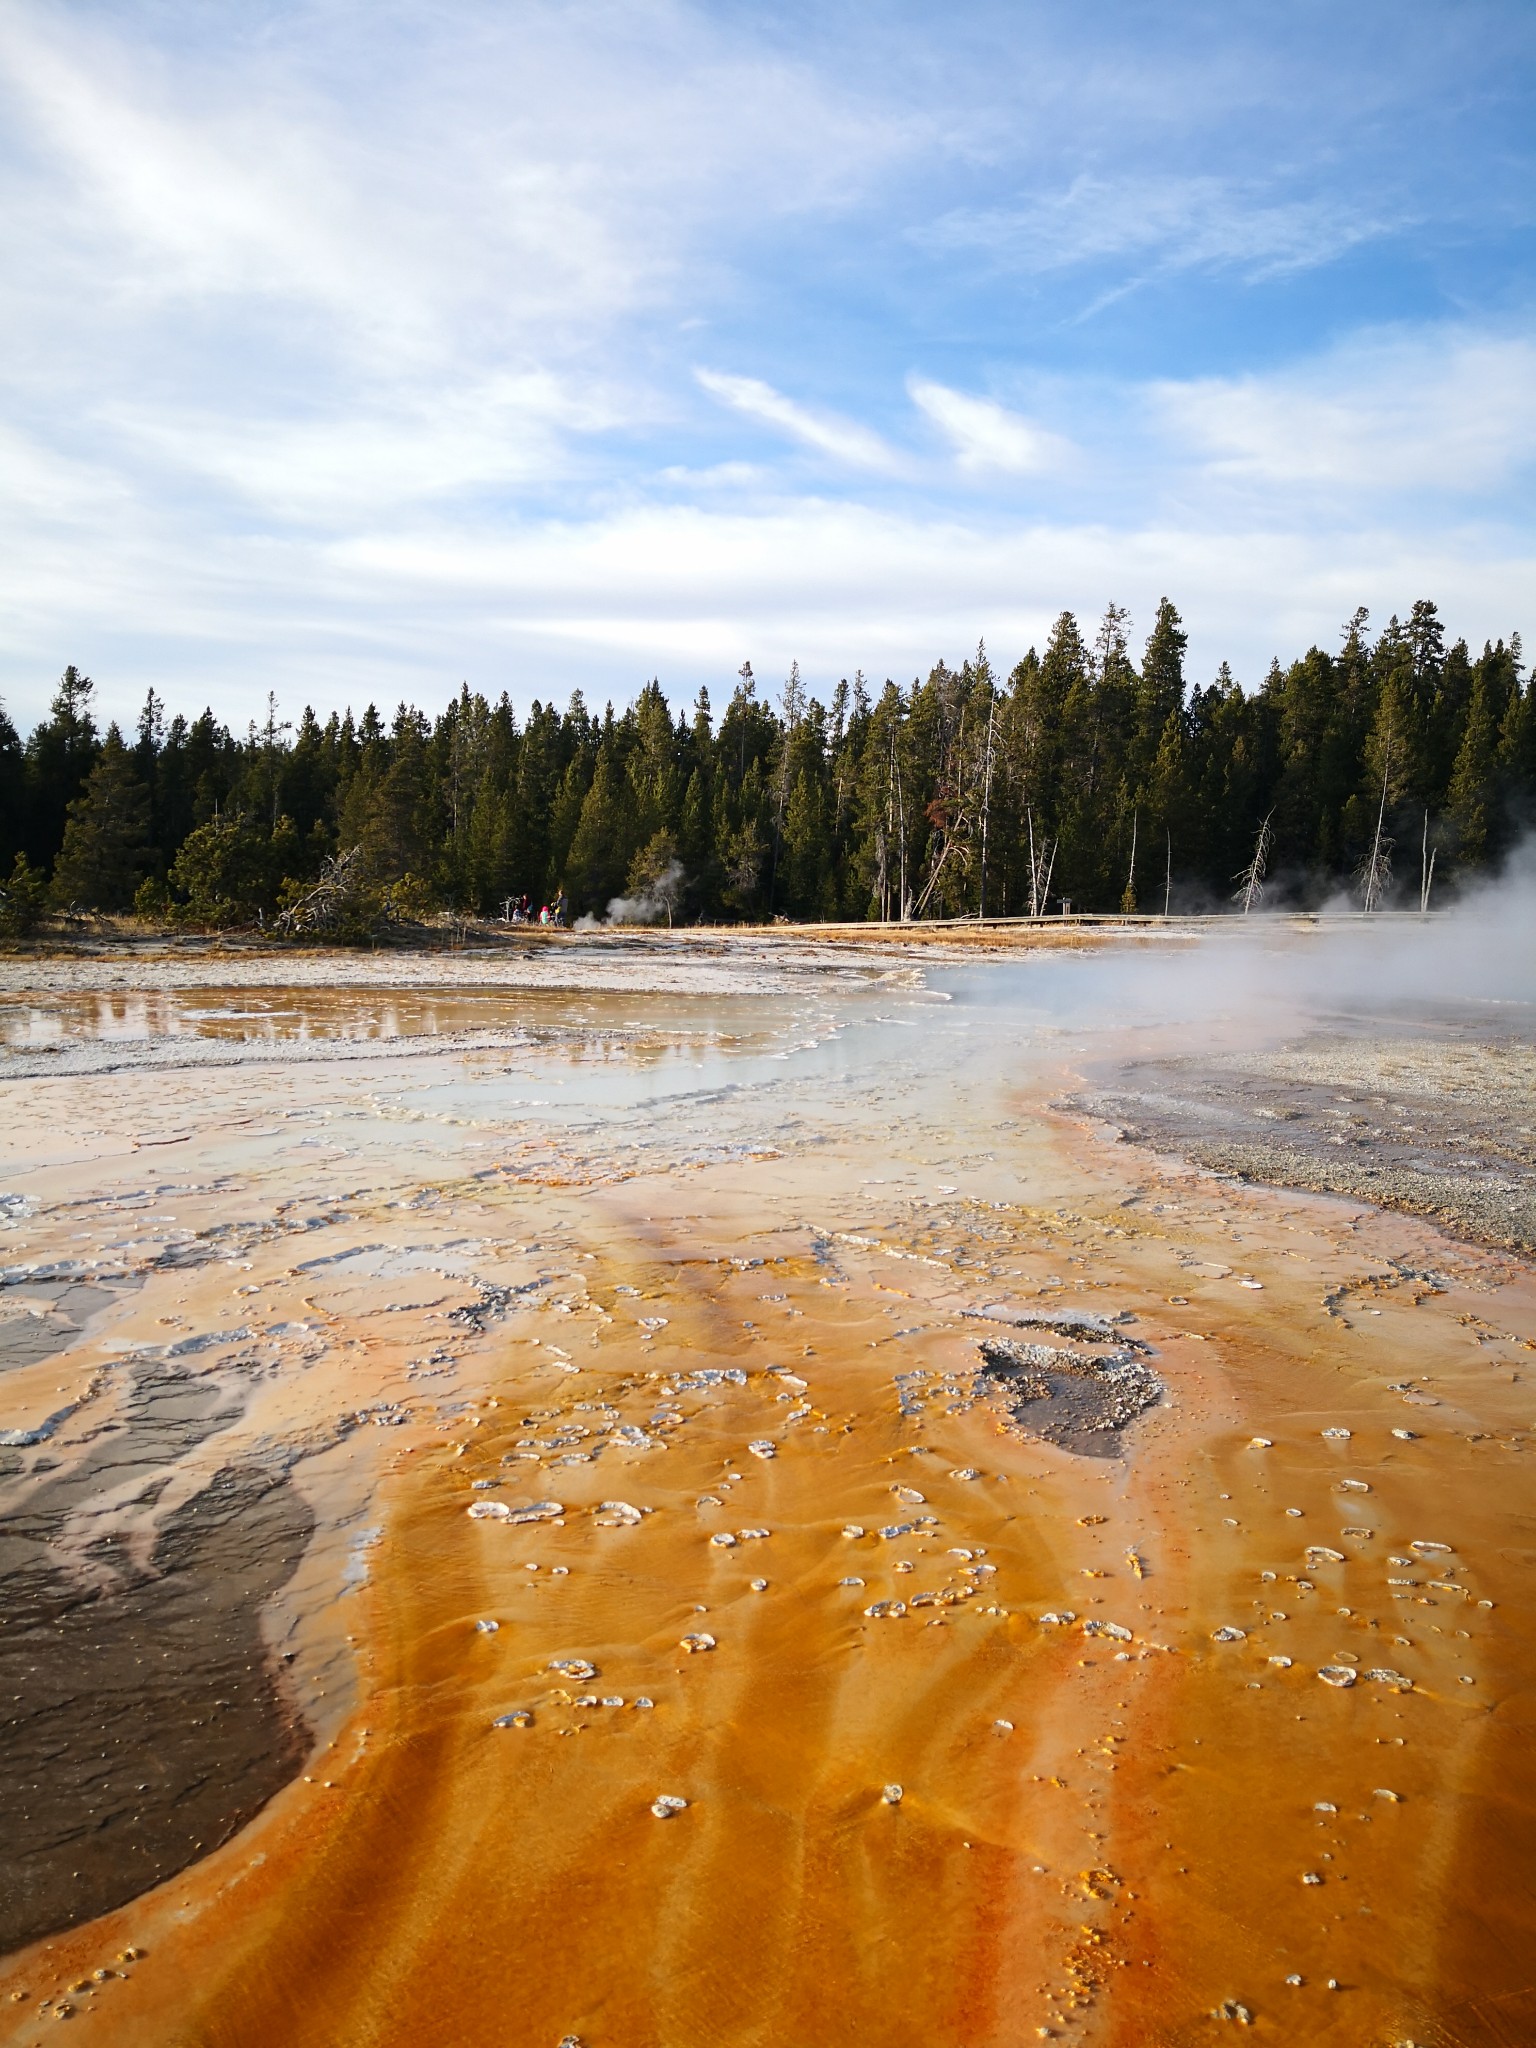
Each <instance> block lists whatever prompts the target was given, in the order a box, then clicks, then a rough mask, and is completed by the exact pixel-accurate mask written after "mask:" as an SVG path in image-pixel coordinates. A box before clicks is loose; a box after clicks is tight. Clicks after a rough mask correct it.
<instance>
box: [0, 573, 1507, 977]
mask: <svg viewBox="0 0 1536 2048" xmlns="http://www.w3.org/2000/svg"><path fill="white" fill-rule="evenodd" d="M1130 632H1131V622H1130V619H1129V617H1128V615H1127V613H1126V612H1125V610H1124V609H1123V608H1122V607H1120V606H1119V605H1116V604H1111V605H1110V606H1109V607H1108V608H1107V609H1106V611H1105V613H1104V616H1103V618H1102V619H1101V620H1100V622H1099V624H1098V626H1097V628H1096V629H1095V630H1094V632H1093V634H1092V636H1091V637H1089V636H1086V635H1085V634H1084V632H1083V630H1082V628H1081V627H1080V626H1079V624H1078V621H1077V619H1076V618H1075V617H1074V616H1073V615H1072V613H1070V612H1063V613H1062V614H1061V615H1060V617H1059V618H1058V619H1057V621H1056V623H1055V626H1054V627H1053V629H1052V631H1051V634H1050V637H1049V639H1048V640H1047V642H1046V645H1045V647H1044V649H1043V651H1037V650H1036V649H1035V648H1033V647H1032V648H1031V649H1030V650H1029V652H1028V653H1027V654H1026V655H1025V656H1024V657H1023V658H1022V660H1020V661H1019V662H1017V663H1016V664H1015V666H1014V667H1013V669H1012V670H1011V671H1010V672H1009V674H1008V675H1007V676H1006V677H1002V676H999V675H998V674H997V673H996V672H995V671H994V669H993V667H992V664H991V661H990V659H989V657H988V655H987V652H986V648H985V646H984V645H978V647H977V650H976V653H975V654H974V655H973V656H972V657H971V658H970V659H969V660H967V661H965V662H963V663H962V664H961V666H960V667H959V668H951V667H949V666H948V664H947V663H946V662H944V661H939V662H938V663H936V664H935V666H934V667H933V668H932V669H931V670H930V671H929V673H928V675H927V676H926V677H925V678H914V679H913V681H912V682H911V684H910V685H908V686H907V687H905V688H903V687H901V686H899V685H898V684H896V683H895V682H894V681H891V680H889V679H888V680H887V681H886V682H885V683H884V685H883V686H882V687H881V688H880V689H878V690H875V689H873V688H872V687H871V686H870V684H869V683H868V682H867V681H866V679H865V678H864V676H863V674H862V673H861V672H856V673H855V675H854V678H853V681H852V683H851V684H850V683H849V682H848V681H846V680H844V681H841V682H839V683H838V685H837V687H836V688H835V689H834V690H833V691H832V692H831V702H830V704H827V705H824V704H822V703H821V702H820V701H819V699H817V698H816V697H814V696H812V695H810V694H809V693H808V692H807V690H806V688H805V685H804V683H803V681H802V679H801V677H800V672H799V667H798V664H795V665H793V666H792V667H791V670H790V673H789V676H788V678H787V679H786V680H785V682H784V684H783V686H782V689H781V690H780V692H779V693H778V698H777V701H776V702H770V701H768V700H767V699H766V698H765V697H764V696H763V695H762V694H760V691H759V685H758V680H757V678H756V676H755V675H754V674H753V671H752V667H751V664H750V662H746V663H743V665H742V667H741V669H740V671H739V673H738V674H737V676H736V678H735V679H734V682H733V684H732V687H731V689H730V694H729V696H728V698H727V700H726V704H725V708H724V711H723V713H722V714H721V715H720V716H719V717H718V719H717V718H716V716H715V713H714V709H713V706H712V704H711V701H710V696H709V692H708V690H707V689H700V691H699V693H698V697H697V700H696V702H695V703H694V705H693V706H692V708H691V711H687V712H679V713H678V714H677V715H676V716H674V714H673V712H672V710H671V708H670V706H669V704H668V702H667V699H666V697H665V696H664V694H663V692H662V689H661V686H660V684H659V682H657V681H655V680H653V681H651V682H649V683H647V684H646V685H645V686H644V688H643V689H642V690H641V691H640V693H639V695H638V697H637V698H636V699H635V701H634V702H633V703H632V704H631V705H630V706H629V707H628V708H627V709H625V710H623V711H621V712H617V713H616V712H615V710H614V708H613V706H612V704H609V705H608V706H606V707H605V709H604V711H603V713H602V715H601V716H598V715H596V714H595V713H593V712H592V711H590V710H589V709H588V707H587V705H586V703H585V701H584V700H583V697H582V695H581V693H580V691H577V692H575V693H574V694H573V695H572V697H571V699H570V702H569V703H568V705H567V706H566V708H565V709H564V710H563V711H562V710H557V709H556V707H555V705H554V704H553V703H552V702H551V703H548V704H546V703H543V702H541V701H539V700H537V699H535V701H534V702H533V704H532V705H531V707H530V709H529V711H528V714H527V716H526V718H524V719H521V720H520V719H519V718H518V716H517V715H516V713H515V712H514V710H513V707H512V704H511V702H510V700H509V698H508V697H507V696H506V694H505V693H503V694H502V695H501V696H500V698H499V699H497V700H496V701H494V702H493V701H491V700H490V699H488V698H487V697H486V696H484V695H483V694H482V693H480V692H478V691H472V690H471V689H470V688H469V686H468V685H467V684H465V685H463V686H462V687H461V688H460V690H459V692H458V694H457V695H456V696H454V697H453V698H451V699H450V700H449V702H448V704H447V705H446V707H445V708H444V709H443V710H442V711H441V712H440V713H438V714H437V716H436V717H429V716H428V715H427V714H426V713H425V712H423V711H421V710H419V709H417V708H416V707H415V706H412V705H408V704H404V703H402V704H401V705H400V706H399V707H398V709H397V710H396V712H395V714H394V716H393V718H392V719H391V720H390V721H389V722H388V723H387V724H386V722H385V720H384V719H383V717H382V716H381V714H380V713H379V711H378V709H377V708H376V706H374V705H372V704H370V705H368V706H367V708H366V709H365V710H364V712H363V713H362V715H361V716H360V717H354V715H353V713H352V711H351V710H350V709H348V710H347V711H345V712H343V713H340V714H338V713H335V712H332V713H331V714H330V715H329V716H328V717H327V718H326V719H324V720H322V719H320V718H319V717H318V716H317V714H316V713H315V712H314V711H313V710H312V709H310V708H308V707H306V708H305V710H304V711H303V713H302V714H301V715H300V717H299V718H298V719H297V720H296V721H294V722H292V723H290V722H288V721H286V720H284V719H282V718H280V716H279V705H278V700H277V697H276V694H275V693H273V694H270V695H269V698H268V706H267V715H266V718H265V720H264V721H263V722H262V723H260V724H256V723H254V722H252V723H251V724H250V725H249V726H248V728H247V730H246V732H245V734H244V735H243V736H239V735H237V734H236V733H234V732H233V731H231V730H230V728H229V727H228V726H226V725H225V724H224V723H222V722H221V721H220V720H219V719H218V718H217V717H215V715H214V713H213V712H212V710H211V709H205V710H204V711H203V712H202V713H201V714H200V715H199V716H197V717H195V718H191V719H189V718H187V717H185V716H183V715H179V714H178V715H174V716H170V717H168V716H167V713H166V707H165V705H164V703H163V702H162V700H161V698H160V696H159V695H158V693H157V692H156V691H154V690H153V689H151V690H150V692H149V693H148V696H147V698H146V700H145V704H144V708H143V710H142V712H141V714H140V717H139V721H138V725H137V727H136V729H135V730H133V731H130V732H128V733H124V732H123V731H121V730H120V729H119V727H118V726H117V725H116V724H109V725H108V726H107V728H106V730H105V732H102V731H100V730H99V728H98V725H97V722H96V717H95V713H94V710H93V696H94V685H93V684H92V682H91V680H90V678H89V677H88V676H86V675H84V674H83V673H82V672H81V671H80V670H79V669H78V668H76V667H73V666H71V667H69V668H66V669H65V671H64V673H63V676H62V677H61V679H60V682H59V685H58V688H57V691H56V693H55V695H54V698H53V703H52V706H51V709H50V712H49V715H48V717H47V718H46V719H44V720H43V721H42V722H41V723H39V724H38V725H37V727H36V728H35V729H34V731H33V732H32V733H31V734H30V735H29V736H28V737H27V738H26V739H25V741H23V739H22V738H21V736H20V735H19V734H18V733H17V731H16V729H15V727H14V725H13V724H12V722H11V720H10V719H9V718H8V717H7V716H6V714H5V711H4V708H3V706H0V930H3V931H6V932H8V933H9V934H11V935H13V936H14V935H16V934H18V933H20V932H21V931H22V930H24V929H25V928H27V927H28V926H29V925H30V924H31V923H34V922H35V921H36V920H37V919H38V918H39V917H40V916H42V915H43V914H45V913H46V912H47V911H48V910H53V911H57V912H70V911H107V912H132V913H136V914H137V915H139V916H141V917H144V918H147V919H153V920H156V921H159V922H162V923H165V922H170V923H184V924H188V925H194V926H201V927H221V926H222V927H231V926H243V925H252V924H257V923H266V922H268V921H270V920H272V919H274V918H281V917H282V916H283V915H284V914H285V913H287V914H288V915H289V917H290V918H291V917H292V915H293V910H294V906H295V905H299V904H302V903H304V902H307V901H310V900H312V899H313V897H314V894H315V891H316V886H317V884H318V883H321V882H322V881H323V879H324V878H325V877H327V876H339V875H341V874H343V873H344V874H345V876H346V878H347V887H346V906H347V914H346V917H345V918H344V919H343V920H342V923H343V925H344V926H345V927H346V928H347V929H351V930H353V931H355V932H357V933H359V934H360V933H361V932H362V931H364V930H366V929H371V928H374V927H375V926H376V925H377V923H378V921H379V920H380V919H388V918H405V919H413V918H421V917H425V916H428V915H430V914H432V913H434V912H437V911H452V912H455V913H458V914H460V915H462V916H479V917H485V916H497V915H502V914H505V912H506V910H507V907H508V906H509V905H510V904H511V903H512V902H514V901H518V900H520V899H523V898H527V899H529V901H530V902H531V903H532V904H533V905H534V906H538V905H540V904H543V903H548V902H551V901H554V900H555V899H556V897H557V895H559V894H561V892H563V895H564V898H565V900H566V902H568V904H569V907H570V912H571V914H572V915H573V916H581V915H584V914H585V915H592V916H598V917H602V916H604V915H605V914H606V913H607V911H608V909H609V906H610V905H613V906H615V907H616V908H617V909H618V910H619V914H621V915H622V914H629V915H636V914H638V915H657V916H659V915H661V914H665V915H666V916H667V917H668V918H669V919H671V918H672V917H674V916H675V917H676V918H677V919H678V920H680V921H707V922H716V921H727V922H729V921H748V920H751V921H761V920H764V919H775V918H783V919H787V920H790V921H795V922H802V921H807V922H817V921H826V920H863V919H877V918H878V919H889V920H896V921H902V920H918V919H929V918H941V917H957V916H966V915H971V916H1017V915H1034V916H1041V915H1047V914H1056V913H1058V912H1060V911H1061V910H1063V909H1066V908H1070V909H1073V910H1078V911H1123V912H1132V911H1163V910H1180V909H1182V910H1189V909H1214V908H1219V907H1223V906H1231V907H1233V908H1235V909H1239V910H1248V909H1252V908H1254V907H1255V906H1256V905H1257V903H1258V902H1259V901H1260V900H1261V898H1264V899H1266V900H1268V901H1269V902H1270V903H1274V902H1276V901H1286V902H1290V903H1295V904H1298V905H1305V904H1315V903H1319V902H1321V901H1323V900H1326V899H1328V898H1330V897H1333V896H1335V895H1337V893H1338V892H1339V891H1340V889H1341V888H1354V889H1355V890H1356V892H1357V899H1358V900H1360V901H1361V902H1362V903H1363V905H1364V907H1365V908H1367V909H1373V908H1381V907H1383V906H1385V905H1388V904H1391V903H1396V902H1407V903H1414V902H1422V901H1423V900H1425V899H1426V898H1427V892H1428V888H1429V885H1430V881H1431V877H1433V883H1434V886H1435V887H1436V888H1437V889H1440V890H1441V891H1446V890H1450V891H1454V890H1455V889H1456V888H1457V887H1458V886H1460V885H1463V884H1464V883H1465V881H1466V879H1467V878H1468V877H1469V876H1471V875H1474V874H1476V873H1478V872H1481V871H1485V870H1487V869H1489V868H1490V867H1492V866H1494V865H1496V864H1497V863H1498V862H1499V860H1500V859H1501V858H1502V856H1503V855H1504V854H1505V853H1506V852H1507V851H1508V850H1509V848H1510V847H1511V846H1512V845H1513V844H1514V842H1515V841H1516V840H1517V839H1518V838H1519V836H1520V835H1521V834H1522V833H1523V832H1524V831H1526V830H1528V829H1529V828H1530V827H1531V825H1532V823H1533V822H1536V690H1533V685H1532V681H1531V679H1530V678H1528V677H1526V676H1525V674H1524V663H1523V654H1522V648H1521V642H1520V637H1519V635H1518V634H1517V633H1512V634H1511V635H1510V638H1509V639H1508V641H1507V642H1506V641H1505V640H1503V639H1500V640H1499V641H1497V642H1491V643H1486V644H1485V645H1484V647H1483V650H1482V652H1481V654H1479V655H1476V656H1474V655H1473V654H1472V652H1471V651H1470V649H1469V648H1468V646H1467V644H1466V642H1465V640H1457V641H1456V642H1454V643H1453V644H1452V645H1450V646H1449V647H1448V646H1447V645H1446V640H1445V632H1444V629H1443V627H1442V624H1441V620H1440V615H1439V612H1438V610H1437V608H1436V607H1435V605H1434V604H1433V603H1431V602H1429V601H1428V600H1420V601H1419V602H1418V603H1416V604H1415V605H1414V606H1413V608H1412V610H1411V612H1410V613H1409V615H1408V618H1407V619H1406V620H1399V619H1398V618H1396V617H1394V618H1392V619H1391V620H1390V621H1389V623H1388V624H1387V626H1386V627H1385V629H1384V630H1383V631H1382V632H1381V633H1380V634H1379V635H1376V636H1375V637H1374V638H1373V636H1372V635H1371V633H1370V631H1369V615H1368V614H1367V613H1366V612H1365V611H1364V610H1360V611H1357V612H1356V613H1355V614H1354V615H1353V617H1352V618H1351V619H1350V620H1349V621H1348V623H1347V624H1346V625H1345V627H1344V628H1343V631H1342V634H1341V639H1340V645H1339V647H1338V649H1337V651H1336V652H1331V653H1330V652H1328V651H1325V650H1324V649H1322V648H1319V647H1316V646H1314V647H1311V648H1309V649H1308V650H1307V652H1306V653H1305V654H1304V655H1302V656H1300V657H1299V658H1298V659H1296V660H1294V661H1292V662H1291V663H1290V665H1289V666H1288V667H1282V666H1281V664H1280V662H1279V661H1278V659H1277V660H1276V661H1275V662H1273V663H1272V664H1271V667H1270V670H1269V672H1268V674H1267V675H1266V676H1265V678H1264V680H1263V682H1262V684H1261V685H1260V687H1259V688H1258V689H1256V690H1252V691H1245V690H1244V689H1243V688H1241V687H1240V686H1239V685H1238V684H1237V683H1236V682H1235V681H1234V680H1233V677H1232V675H1231V672H1230V670H1229V668H1228V666H1227V664H1226V663H1225V662H1223V663H1222V664H1221V666H1220V668H1219V669H1218V670H1217V673H1216V676H1215V678H1214V679H1213V680H1212V681H1211V682H1210V683H1208V684H1204V685H1194V686H1191V685H1190V683H1189V681H1188V679H1187V677H1186V673H1185V654H1186V649H1187V644H1188V641H1187V635H1186V634H1185V631H1184V627H1183V622H1182V620H1181V619H1180V616H1179V614H1178V612H1177V611H1176V610H1175V608H1174V606H1173V605H1172V604H1171V603H1170V602H1169V601H1168V600H1167V599H1166V598H1165V599H1164V600H1163V601H1162V603H1161V604H1160V605H1159V606H1158V608H1157V613H1156V616H1155V619H1154V621H1153V625H1152V629H1151V632H1150V633H1149V635H1148V636H1147V639H1146V641H1145V644H1144V646H1143V649H1142V652H1141V656H1140V659H1139V661H1138V660H1137V659H1135V658H1133V655H1132V652H1131V645H1130ZM1394 849H1396V859H1395V862H1394ZM1432 864H1433V865H1432ZM1266 892H1267V895H1266ZM343 935H344V934H343Z"/></svg>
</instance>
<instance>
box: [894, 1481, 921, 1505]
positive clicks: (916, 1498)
mask: <svg viewBox="0 0 1536 2048" xmlns="http://www.w3.org/2000/svg"><path fill="white" fill-rule="evenodd" d="M891 1491H892V1493H894V1494H895V1496H896V1498H897V1499H898V1500H899V1501H900V1502H901V1503H902V1505H903V1506H904V1507H909V1508H921V1507H926V1506H927V1505H928V1496H927V1494H926V1493H919V1492H918V1490H917V1488H916V1487H915V1486H893V1487H892V1488H891Z"/></svg>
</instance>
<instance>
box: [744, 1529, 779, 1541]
mask: <svg viewBox="0 0 1536 2048" xmlns="http://www.w3.org/2000/svg"><path fill="white" fill-rule="evenodd" d="M772 1534H773V1531H772V1530H771V1529H738V1530H737V1531H736V1539H737V1541H738V1542H739V1543H760V1542H761V1541H762V1540H763V1538H764V1537H765V1536H771V1535H772Z"/></svg>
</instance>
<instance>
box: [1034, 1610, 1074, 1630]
mask: <svg viewBox="0 0 1536 2048" xmlns="http://www.w3.org/2000/svg"><path fill="white" fill-rule="evenodd" d="M1076 1619H1077V1616H1076V1615H1075V1614H1073V1613H1071V1612H1069V1611H1068V1610H1067V1609H1066V1608H1063V1609H1062V1610H1061V1612H1060V1613H1059V1614H1042V1615H1041V1617H1040V1626H1041V1627H1042V1628H1070V1627H1071V1625H1072V1623H1073V1622H1074V1621H1076Z"/></svg>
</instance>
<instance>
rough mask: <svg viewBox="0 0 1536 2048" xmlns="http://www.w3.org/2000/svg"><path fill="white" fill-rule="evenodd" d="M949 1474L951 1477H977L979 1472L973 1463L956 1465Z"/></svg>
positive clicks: (979, 1475)
mask: <svg viewBox="0 0 1536 2048" xmlns="http://www.w3.org/2000/svg"><path fill="white" fill-rule="evenodd" d="M949 1476H950V1478H951V1479H979V1478H980V1477H981V1474H980V1473H979V1472H978V1471H977V1470H976V1467H975V1466H974V1465H956V1466H955V1467H954V1469H953V1470H952V1471H951V1473H950V1475H949Z"/></svg>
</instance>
